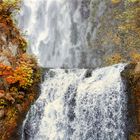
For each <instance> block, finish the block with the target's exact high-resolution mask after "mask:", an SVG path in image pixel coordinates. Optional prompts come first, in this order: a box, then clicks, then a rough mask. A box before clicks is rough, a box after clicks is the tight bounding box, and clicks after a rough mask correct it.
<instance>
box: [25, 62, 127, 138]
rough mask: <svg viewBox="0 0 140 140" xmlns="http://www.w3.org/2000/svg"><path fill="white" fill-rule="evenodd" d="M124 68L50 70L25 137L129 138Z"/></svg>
mask: <svg viewBox="0 0 140 140" xmlns="http://www.w3.org/2000/svg"><path fill="white" fill-rule="evenodd" d="M123 69H124V64H118V65H114V66H110V67H106V68H101V69H96V70H88V69H68V70H64V69H50V70H49V71H48V72H46V75H45V80H44V82H43V83H42V85H41V94H40V97H39V98H38V100H37V101H36V102H35V104H34V105H32V107H31V109H30V111H29V113H28V114H27V116H26V119H25V121H24V124H23V126H22V140H127V132H126V125H127V117H126V116H127V115H126V114H127V95H126V93H125V86H124V84H123V82H122V79H121V76H120V73H121V71H122V70H123Z"/></svg>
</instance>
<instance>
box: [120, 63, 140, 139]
mask: <svg viewBox="0 0 140 140" xmlns="http://www.w3.org/2000/svg"><path fill="white" fill-rule="evenodd" d="M122 77H123V78H124V79H125V81H126V89H127V92H128V97H129V98H128V109H129V114H128V115H129V118H130V123H131V125H132V127H131V128H130V130H128V131H130V133H131V135H130V140H139V139H140V63H131V64H128V65H127V66H126V67H125V69H124V71H123V72H122Z"/></svg>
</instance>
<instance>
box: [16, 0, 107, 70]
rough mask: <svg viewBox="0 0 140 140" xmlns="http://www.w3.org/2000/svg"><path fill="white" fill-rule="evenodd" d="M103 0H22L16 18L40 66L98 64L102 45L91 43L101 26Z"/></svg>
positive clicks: (79, 66)
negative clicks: (99, 46) (93, 45)
mask: <svg viewBox="0 0 140 140" xmlns="http://www.w3.org/2000/svg"><path fill="white" fill-rule="evenodd" d="M106 1H107V0H24V3H23V6H22V9H21V12H20V16H19V17H18V22H19V26H20V28H22V29H23V30H24V32H25V34H26V36H27V38H28V39H29V49H28V52H29V53H33V54H35V55H36V56H37V58H38V60H39V64H40V65H41V66H43V67H49V68H60V67H61V68H63V67H64V68H77V67H78V68H89V67H90V68H96V67H99V66H101V65H102V57H101V56H103V55H104V52H103V50H104V49H101V48H100V50H99V48H95V47H91V46H92V44H94V40H95V37H96V36H97V30H98V28H99V27H100V26H101V24H100V17H101V18H102V17H103V16H104V12H105V10H106ZM93 5H94V9H96V14H95V16H94V18H92V15H93V13H94V9H93ZM91 18H92V20H91ZM93 19H94V20H93ZM93 22H94V23H93Z"/></svg>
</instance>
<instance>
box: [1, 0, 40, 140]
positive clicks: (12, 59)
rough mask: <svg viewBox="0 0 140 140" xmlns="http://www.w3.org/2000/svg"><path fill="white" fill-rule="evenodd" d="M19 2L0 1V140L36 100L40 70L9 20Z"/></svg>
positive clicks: (10, 137)
mask: <svg viewBox="0 0 140 140" xmlns="http://www.w3.org/2000/svg"><path fill="white" fill-rule="evenodd" d="M19 5H20V1H19V0H3V1H0V34H1V35H0V140H8V139H14V140H15V139H16V138H15V135H14V137H13V138H12V134H14V132H15V129H16V128H17V126H18V124H19V123H20V122H21V120H22V117H23V116H24V115H25V114H26V112H27V110H28V109H29V107H30V104H31V103H32V102H33V100H34V99H35V98H36V97H37V93H38V83H39V80H40V69H39V67H38V66H37V63H36V60H35V58H34V57H33V56H29V55H28V54H26V47H27V42H26V40H25V39H24V37H22V35H21V33H20V31H19V29H18V28H17V27H16V25H15V23H14V22H13V20H12V13H13V12H14V11H15V10H19Z"/></svg>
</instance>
